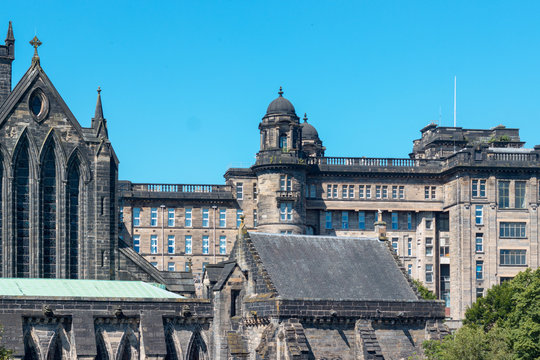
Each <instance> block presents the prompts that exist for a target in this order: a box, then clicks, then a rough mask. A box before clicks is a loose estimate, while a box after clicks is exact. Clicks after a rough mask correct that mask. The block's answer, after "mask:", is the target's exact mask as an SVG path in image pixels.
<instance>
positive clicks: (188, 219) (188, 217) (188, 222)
mask: <svg viewBox="0 0 540 360" xmlns="http://www.w3.org/2000/svg"><path fill="white" fill-rule="evenodd" d="M191 211H192V209H191V208H186V218H185V221H184V226H185V227H191Z"/></svg>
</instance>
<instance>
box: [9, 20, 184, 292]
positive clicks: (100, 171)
mask: <svg viewBox="0 0 540 360" xmlns="http://www.w3.org/2000/svg"><path fill="white" fill-rule="evenodd" d="M14 43H15V39H14V36H13V28H12V25H11V22H10V24H9V30H8V33H7V38H6V41H5V45H1V46H0V186H1V189H0V264H1V266H0V276H1V277H17V278H65V279H101V280H112V279H120V280H144V281H153V282H158V283H162V284H167V285H168V288H169V289H170V290H173V291H177V292H180V293H185V294H190V293H191V294H192V293H193V292H194V288H193V284H192V283H191V274H189V273H184V274H181V273H177V274H170V273H168V272H161V271H159V270H157V269H156V268H154V267H153V266H151V265H150V264H149V263H148V262H147V261H146V260H145V259H144V258H142V257H140V256H139V255H138V254H136V253H135V252H134V251H133V249H132V248H131V246H127V245H126V244H125V243H124V242H122V241H121V240H119V238H118V202H117V187H118V184H117V183H118V159H117V157H116V155H115V153H114V150H113V147H112V145H111V142H110V141H109V138H108V131H107V121H106V120H105V118H104V117H103V109H102V104H101V96H100V90H99V89H98V95H97V102H96V108H95V114H94V117H93V118H92V121H91V126H90V127H89V128H85V127H82V126H81V125H80V123H79V122H78V121H77V119H75V117H74V116H73V114H72V113H71V111H70V110H69V108H68V106H67V105H66V103H65V102H64V100H63V99H62V97H61V96H60V94H59V93H58V92H57V91H56V89H55V87H54V85H53V84H52V82H51V81H50V80H49V78H48V77H47V75H46V74H45V71H44V70H43V68H42V67H41V64H40V58H39V56H38V52H37V47H38V46H39V45H41V42H39V40H38V39H37V37H35V38H34V39H33V40H32V41H31V44H32V45H33V46H34V48H35V52H34V56H33V58H32V61H31V65H30V68H29V69H28V71H27V72H26V73H25V74H24V75H23V77H22V78H21V80H20V81H19V82H18V83H17V85H16V86H15V88H14V89H13V91H12V90H11V63H12V61H13V60H14V58H15V56H14V54H15V52H14Z"/></svg>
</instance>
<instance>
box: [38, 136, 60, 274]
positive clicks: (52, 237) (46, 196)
mask: <svg viewBox="0 0 540 360" xmlns="http://www.w3.org/2000/svg"><path fill="white" fill-rule="evenodd" d="M39 185H40V189H39V190H40V191H39V193H40V198H41V204H40V211H41V213H40V216H41V224H42V226H41V231H42V243H41V244H42V247H43V248H42V251H41V252H40V253H41V256H42V259H41V260H42V264H43V277H44V278H55V277H56V259H57V256H56V242H57V237H56V219H57V211H56V193H57V191H56V158H55V154H54V146H53V145H52V144H49V145H48V146H47V147H46V150H45V156H44V157H43V160H42V167H41V181H40V184H39Z"/></svg>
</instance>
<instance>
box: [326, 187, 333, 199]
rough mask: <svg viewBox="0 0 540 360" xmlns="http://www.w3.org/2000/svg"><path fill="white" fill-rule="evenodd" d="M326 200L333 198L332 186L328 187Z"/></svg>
mask: <svg viewBox="0 0 540 360" xmlns="http://www.w3.org/2000/svg"><path fill="white" fill-rule="evenodd" d="M326 198H327V199H331V198H332V185H326Z"/></svg>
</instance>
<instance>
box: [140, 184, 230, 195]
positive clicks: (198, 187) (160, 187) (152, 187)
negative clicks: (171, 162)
mask: <svg viewBox="0 0 540 360" xmlns="http://www.w3.org/2000/svg"><path fill="white" fill-rule="evenodd" d="M131 190H132V191H151V192H178V193H218V192H231V190H232V188H231V186H230V185H209V184H140V183H139V184H131Z"/></svg>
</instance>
